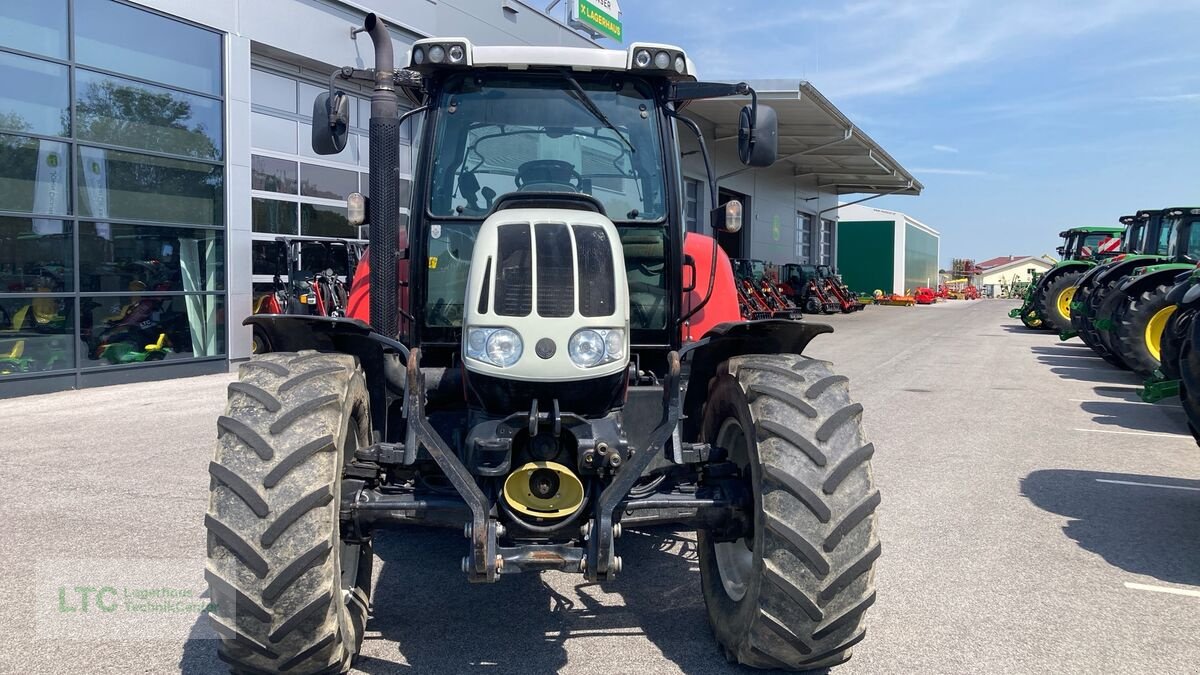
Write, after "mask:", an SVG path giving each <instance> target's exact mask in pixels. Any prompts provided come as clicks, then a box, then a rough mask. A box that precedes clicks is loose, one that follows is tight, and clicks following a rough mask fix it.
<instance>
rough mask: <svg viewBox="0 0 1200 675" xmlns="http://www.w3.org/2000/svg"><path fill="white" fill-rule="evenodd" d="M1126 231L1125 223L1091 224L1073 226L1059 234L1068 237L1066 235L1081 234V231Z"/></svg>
mask: <svg viewBox="0 0 1200 675" xmlns="http://www.w3.org/2000/svg"><path fill="white" fill-rule="evenodd" d="M1124 231H1125V227H1124V226H1123V225H1091V226H1086V227H1072V228H1071V229H1069V230H1063V231H1062V232H1059V233H1058V236H1060V237H1066V236H1070V235H1072V234H1079V233H1086V234H1091V233H1093V232H1099V233H1107V234H1113V233H1119V232H1124Z"/></svg>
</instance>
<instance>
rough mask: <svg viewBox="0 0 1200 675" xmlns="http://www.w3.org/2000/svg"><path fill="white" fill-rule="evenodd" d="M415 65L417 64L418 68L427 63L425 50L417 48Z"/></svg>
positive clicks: (414, 57)
mask: <svg viewBox="0 0 1200 675" xmlns="http://www.w3.org/2000/svg"><path fill="white" fill-rule="evenodd" d="M413 63H415V64H417V65H418V66H419V65H421V64H422V63H425V50H424V49H421V48H420V47H417V48H416V49H414V50H413Z"/></svg>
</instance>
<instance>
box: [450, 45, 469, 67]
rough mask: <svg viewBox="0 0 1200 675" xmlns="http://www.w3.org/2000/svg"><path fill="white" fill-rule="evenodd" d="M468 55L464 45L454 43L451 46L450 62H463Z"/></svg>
mask: <svg viewBox="0 0 1200 675" xmlns="http://www.w3.org/2000/svg"><path fill="white" fill-rule="evenodd" d="M466 55H467V54H466V52H464V51H463V48H462V45H453V46H451V47H450V63H462V61H463V57H464V56H466Z"/></svg>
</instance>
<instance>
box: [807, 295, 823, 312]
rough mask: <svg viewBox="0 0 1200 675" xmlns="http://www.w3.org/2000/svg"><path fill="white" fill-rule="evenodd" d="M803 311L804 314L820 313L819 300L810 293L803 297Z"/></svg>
mask: <svg viewBox="0 0 1200 675" xmlns="http://www.w3.org/2000/svg"><path fill="white" fill-rule="evenodd" d="M804 313H805V314H820V313H821V301H820V300H818V299H816V298H815V297H813V296H811V295H810V296H808V297H807V298H805V300H804Z"/></svg>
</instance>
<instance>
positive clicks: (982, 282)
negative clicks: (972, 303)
mask: <svg viewBox="0 0 1200 675" xmlns="http://www.w3.org/2000/svg"><path fill="white" fill-rule="evenodd" d="M1030 268H1032V269H1036V270H1037V271H1038V273H1042V272H1045V271H1046V270H1048V269H1050V263H1048V262H1046V261H1045V260H1041V259H1038V258H1031V259H1029V260H1025V261H1021V262H1020V264H1018V265H1014V266H1012V267H1009V266H1007V265H1006V266H1004V267H1001V268H997V269H994V270H992V271H990V272H984V273H983V274H981V275H979V282H978V283H979V287H980V289H981V290H982V291H983V292H984V293H986V294H987V295H989V296H992V297H996V296H998V295H999V293H1000V289H1001V287H1002V286H1004V285H1011V284H1013V283H1014V282H1016V283H1030V282H1031V281H1032V280H1033V278H1032V275H1030V274H1029V270H1030Z"/></svg>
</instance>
